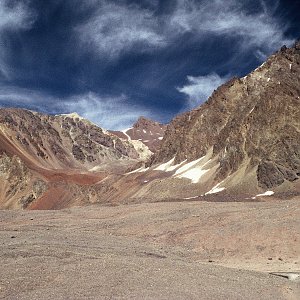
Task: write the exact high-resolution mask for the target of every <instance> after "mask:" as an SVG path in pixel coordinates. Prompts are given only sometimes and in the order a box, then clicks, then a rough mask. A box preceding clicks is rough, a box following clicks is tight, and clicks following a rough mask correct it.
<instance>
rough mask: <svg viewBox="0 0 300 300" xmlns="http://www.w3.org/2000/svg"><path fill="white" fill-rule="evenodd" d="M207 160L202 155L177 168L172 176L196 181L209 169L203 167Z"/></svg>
mask: <svg viewBox="0 0 300 300" xmlns="http://www.w3.org/2000/svg"><path fill="white" fill-rule="evenodd" d="M209 162H210V160H208V161H207V162H205V156H203V157H201V158H199V159H197V160H194V161H192V162H190V163H188V164H186V165H184V166H182V167H181V168H179V169H178V170H177V171H176V172H175V174H174V176H175V177H177V178H188V179H190V180H191V181H192V183H198V182H199V181H200V179H201V177H202V176H203V175H204V174H205V173H207V172H208V171H209V170H210V169H205V166H206V165H207V164H208V163H209Z"/></svg>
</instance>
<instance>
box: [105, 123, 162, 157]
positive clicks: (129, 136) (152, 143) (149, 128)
mask: <svg viewBox="0 0 300 300" xmlns="http://www.w3.org/2000/svg"><path fill="white" fill-rule="evenodd" d="M166 127H167V126H166V125H163V124H160V123H158V122H154V121H152V120H150V119H147V118H145V117H140V118H139V119H138V120H137V122H136V123H135V124H134V125H133V127H131V128H128V129H125V130H123V131H110V132H111V133H113V134H115V135H116V136H118V137H119V138H121V139H125V140H133V141H141V142H142V143H143V144H145V145H146V146H147V147H148V148H149V150H150V151H151V152H153V153H154V152H156V151H157V150H158V149H159V146H160V144H161V141H162V139H163V136H164V132H165V129H166Z"/></svg>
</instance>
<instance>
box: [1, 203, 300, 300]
mask: <svg viewBox="0 0 300 300" xmlns="http://www.w3.org/2000/svg"><path fill="white" fill-rule="evenodd" d="M0 262H1V267H0V299H300V281H299V280H298V279H296V280H294V281H290V280H288V279H286V278H282V277H278V276H275V275H272V274H270V273H271V272H286V273H294V274H296V275H297V274H298V273H299V271H300V268H299V265H300V201H299V199H298V200H297V199H296V200H290V201H272V202H253V203H243V202H238V203H235V202H229V203H224V202H223V203H214V202H198V201H184V202H166V203H143V204H134V205H119V206H100V205H92V206H87V207H80V208H72V209H65V210H60V211H20V210H19V211H0Z"/></svg>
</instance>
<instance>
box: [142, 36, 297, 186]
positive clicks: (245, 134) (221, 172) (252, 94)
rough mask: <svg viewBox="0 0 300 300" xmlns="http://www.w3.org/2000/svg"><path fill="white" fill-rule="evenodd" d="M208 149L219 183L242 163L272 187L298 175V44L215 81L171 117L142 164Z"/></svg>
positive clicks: (185, 157)
mask: <svg viewBox="0 0 300 300" xmlns="http://www.w3.org/2000/svg"><path fill="white" fill-rule="evenodd" d="M210 148H213V158H216V159H217V161H218V163H219V167H218V170H217V173H216V178H215V180H216V181H218V182H220V181H221V180H223V179H224V178H226V177H227V176H229V175H231V174H233V173H234V172H235V171H237V170H238V169H239V168H240V167H241V165H242V164H244V163H245V162H248V161H249V162H248V163H247V168H248V169H249V170H250V169H253V168H256V170H257V171H256V172H257V182H258V185H259V186H260V187H262V188H272V187H275V186H278V185H280V184H282V183H283V182H285V181H290V182H291V181H295V180H297V179H299V177H300V43H299V42H298V43H296V44H295V45H294V46H293V47H292V48H286V47H283V48H282V49H281V50H280V51H278V52H276V53H275V54H274V55H272V56H270V57H269V58H268V60H267V61H266V62H265V63H264V64H263V65H262V66H260V67H259V68H257V69H256V70H254V71H253V72H251V73H250V74H249V75H247V76H245V77H244V78H233V79H231V80H230V81H229V82H227V83H225V84H224V85H222V86H220V87H219V88H218V89H217V90H216V91H214V93H213V94H212V95H211V97H209V99H208V100H207V102H205V103H204V104H203V105H201V106H200V107H198V108H196V109H195V110H192V111H190V112H187V113H184V114H182V115H180V116H178V117H176V118H175V119H174V120H173V121H172V122H171V124H170V125H169V126H168V127H167V130H166V132H165V136H164V140H163V142H162V145H161V147H160V149H159V150H158V151H157V152H156V154H154V155H153V156H152V158H151V160H150V162H149V163H148V165H154V164H157V163H162V162H166V161H169V160H170V159H172V158H174V157H175V163H179V162H182V161H184V160H187V161H192V160H195V159H197V158H199V157H202V156H204V155H205V154H206V153H207V151H208V150H209V149H210Z"/></svg>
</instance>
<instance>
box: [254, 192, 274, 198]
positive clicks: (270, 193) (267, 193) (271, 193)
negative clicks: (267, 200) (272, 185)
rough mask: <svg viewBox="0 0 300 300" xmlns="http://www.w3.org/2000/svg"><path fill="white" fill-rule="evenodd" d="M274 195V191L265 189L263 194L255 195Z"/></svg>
mask: <svg viewBox="0 0 300 300" xmlns="http://www.w3.org/2000/svg"><path fill="white" fill-rule="evenodd" d="M272 195H274V192H273V191H266V192H265V193H263V194H258V195H256V196H255V197H264V196H272Z"/></svg>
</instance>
